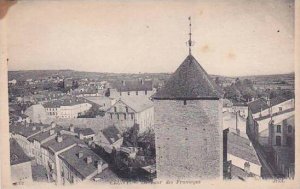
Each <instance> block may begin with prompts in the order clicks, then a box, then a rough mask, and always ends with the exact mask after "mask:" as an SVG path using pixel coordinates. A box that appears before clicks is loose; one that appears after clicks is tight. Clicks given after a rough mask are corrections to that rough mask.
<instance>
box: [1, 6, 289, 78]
mask: <svg viewBox="0 0 300 189" xmlns="http://www.w3.org/2000/svg"><path fill="white" fill-rule="evenodd" d="M6 16H7V18H8V20H7V26H8V31H9V34H8V38H7V39H8V47H9V48H8V53H9V59H10V61H9V70H35V69H38V70H40V69H73V70H79V71H95V72H117V73H120V72H122V73H124V72H126V73H139V72H141V73H143V72H174V71H175V70H176V68H177V67H178V66H179V65H180V64H181V62H182V61H183V60H184V59H185V57H186V56H187V55H188V48H187V46H186V41H187V40H188V24H189V23H188V17H189V16H191V17H192V33H193V36H192V40H193V41H195V45H194V46H193V48H192V54H193V55H194V56H195V58H196V59H197V60H198V61H199V63H200V64H201V65H202V66H203V67H204V69H206V71H207V72H208V73H210V74H219V75H227V76H240V75H254V74H255V75H258V74H275V73H289V72H293V71H294V62H293V61H294V3H293V1H291V0H272V1H271V0H270V1H268V0H265V1H261V0H226V1H224V2H222V1H221V0H215V1H212V0H209V1H206V2H205V1H204V0H202V1H188V2H184V1H164V2H153V1H143V2H138V1H133V0H132V1H124V2H121V1H113V2H109V3H108V2H106V1H80V2H79V1H63V2H61V1H21V2H18V3H16V4H15V5H14V6H12V7H11V9H10V10H9V12H8V14H7V15H6Z"/></svg>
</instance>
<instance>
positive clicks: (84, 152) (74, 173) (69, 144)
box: [9, 121, 117, 184]
mask: <svg viewBox="0 0 300 189" xmlns="http://www.w3.org/2000/svg"><path fill="white" fill-rule="evenodd" d="M9 129H10V138H11V139H10V140H11V141H12V142H11V156H12V157H13V158H11V161H12V162H11V165H12V176H13V179H12V181H13V183H15V184H18V183H22V182H26V181H28V180H31V174H32V173H31V170H32V169H31V166H35V165H41V166H42V167H44V169H45V170H46V172H45V174H46V175H45V176H46V177H47V180H48V182H55V183H56V184H70V183H77V182H81V181H84V180H93V181H99V180H100V181H101V178H102V177H103V175H107V174H108V175H110V177H111V179H114V178H117V177H116V176H114V174H113V173H112V172H111V170H110V169H109V168H108V164H107V163H106V161H104V160H103V159H102V158H101V157H100V156H99V155H98V154H96V153H95V152H94V151H93V150H92V149H93V147H94V145H95V143H94V140H95V133H94V131H93V130H92V129H90V128H86V129H82V128H75V127H74V126H73V125H70V127H69V128H68V129H66V128H63V127H61V126H58V125H56V124H55V123H54V122H53V123H51V124H37V123H27V122H26V121H24V122H18V123H12V124H11V125H10V128H9ZM103 137H108V136H107V135H104V136H103ZM14 146H17V147H18V150H17V152H16V149H15V147H14ZM14 157H15V158H14ZM21 158H22V159H24V161H20V162H18V161H14V159H19V160H20V159H21ZM17 165H18V166H17ZM15 167H17V168H15ZM18 170H23V171H18ZM24 171H25V172H26V173H25V172H24ZM102 181H103V180H102Z"/></svg>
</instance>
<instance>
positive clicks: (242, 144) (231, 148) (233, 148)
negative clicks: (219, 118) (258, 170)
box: [227, 130, 261, 165]
mask: <svg viewBox="0 0 300 189" xmlns="http://www.w3.org/2000/svg"><path fill="white" fill-rule="evenodd" d="M250 143H251V142H250V140H249V138H246V137H245V135H244V136H241V135H238V134H237V133H235V132H232V131H231V130H230V131H229V132H228V135H227V153H229V154H232V155H234V156H236V157H239V158H241V159H244V160H246V161H249V162H252V163H254V164H257V165H261V164H260V161H259V159H258V157H257V154H256V151H255V149H254V147H253V146H252V145H250Z"/></svg>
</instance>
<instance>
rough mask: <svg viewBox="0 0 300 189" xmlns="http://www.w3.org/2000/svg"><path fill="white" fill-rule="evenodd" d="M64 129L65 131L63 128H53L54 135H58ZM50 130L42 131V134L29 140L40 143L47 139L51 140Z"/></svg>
mask: <svg viewBox="0 0 300 189" xmlns="http://www.w3.org/2000/svg"><path fill="white" fill-rule="evenodd" d="M62 129H63V127H62V126H55V127H54V128H53V130H54V134H55V133H57V132H59V131H61V130H62ZM50 130H51V129H50ZM50 130H46V131H42V132H40V133H38V134H36V135H33V136H32V137H29V138H28V140H29V141H31V142H32V141H33V140H36V141H38V142H42V141H43V140H45V139H47V138H49V137H50V136H51V134H50Z"/></svg>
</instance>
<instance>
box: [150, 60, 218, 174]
mask: <svg viewBox="0 0 300 189" xmlns="http://www.w3.org/2000/svg"><path fill="white" fill-rule="evenodd" d="M222 96H223V92H222V91H221V90H220V88H219V87H218V86H217V85H216V84H215V83H214V81H212V80H211V79H210V77H209V76H208V74H207V73H206V71H205V70H204V69H203V68H202V67H201V66H200V64H199V63H198V62H197V60H196V59H195V58H194V57H193V56H192V55H191V54H189V55H188V56H187V57H186V59H185V60H184V61H183V63H182V64H181V65H180V66H179V68H178V69H177V70H176V71H175V73H173V74H172V75H171V77H170V79H169V80H168V81H167V83H166V84H165V85H164V87H163V88H161V89H159V90H158V91H157V93H156V94H155V95H154V96H153V101H154V111H155V113H154V119H155V121H154V123H155V145H156V169H157V179H158V180H166V179H214V178H222V174H223V132H222V129H223V128H222V106H223V104H222Z"/></svg>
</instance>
